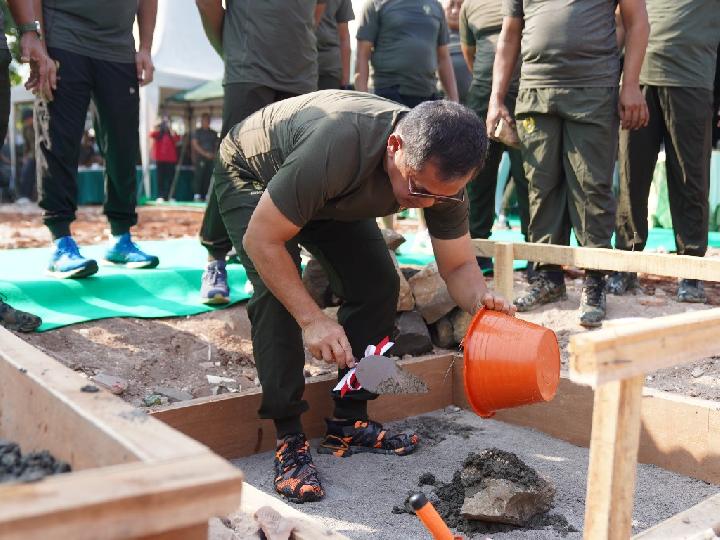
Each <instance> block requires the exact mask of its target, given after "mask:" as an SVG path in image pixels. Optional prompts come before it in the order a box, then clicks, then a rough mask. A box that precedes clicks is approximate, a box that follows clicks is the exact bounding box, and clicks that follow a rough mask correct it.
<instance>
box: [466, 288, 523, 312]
mask: <svg viewBox="0 0 720 540" xmlns="http://www.w3.org/2000/svg"><path fill="white" fill-rule="evenodd" d="M481 307H485V308H487V309H492V310H493V311H500V312H502V313H505V314H506V315H510V316H514V315H515V312H516V311H517V307H515V305H514V304H513V303H512V302H510V301H509V300H506V299H505V298H503V297H502V296H500V295H499V294H495V293H493V292H487V293H485V295H484V296H483V297H482V298H481V299H480V302H478V306H477V309H476V310H475V311H477V310H478V309H480V308H481Z"/></svg>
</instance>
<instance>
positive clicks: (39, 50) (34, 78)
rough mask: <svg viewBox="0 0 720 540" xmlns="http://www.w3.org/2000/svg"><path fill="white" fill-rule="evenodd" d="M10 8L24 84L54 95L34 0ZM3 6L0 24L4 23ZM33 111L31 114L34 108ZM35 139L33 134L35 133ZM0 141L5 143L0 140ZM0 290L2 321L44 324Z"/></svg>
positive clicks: (3, 107)
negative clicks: (26, 75) (25, 73)
mask: <svg viewBox="0 0 720 540" xmlns="http://www.w3.org/2000/svg"><path fill="white" fill-rule="evenodd" d="M8 6H9V7H10V12H11V13H12V16H13V18H14V19H15V24H16V26H17V30H18V34H19V35H20V60H21V61H22V62H24V63H29V64H30V76H29V78H28V81H27V83H26V84H25V88H27V89H28V90H30V91H32V92H33V93H35V94H40V95H42V96H44V97H45V98H48V99H50V98H52V94H53V91H54V90H55V89H56V88H57V79H56V68H55V64H54V63H53V61H52V60H51V59H50V57H49V56H48V54H47V51H46V50H45V47H44V46H43V44H42V41H41V39H40V37H41V29H40V23H39V22H38V21H37V18H36V14H35V9H34V6H33V2H32V0H8ZM4 23H5V21H4V20H3V12H2V10H0V28H4V27H5V24H4ZM11 61H12V56H11V55H10V50H9V49H8V45H7V39H6V38H5V34H2V35H0V141H5V140H6V137H5V136H6V134H7V128H8V119H9V117H10V62H11ZM30 112H31V115H32V111H30ZM33 140H34V137H33ZM0 144H3V143H2V142H0ZM5 300H6V298H5V296H4V295H3V294H2V293H0V325H2V326H3V327H5V328H7V329H8V330H13V331H15V332H34V331H35V330H37V328H38V327H39V326H40V325H41V324H42V320H41V319H40V317H38V316H36V315H33V314H32V313H28V312H26V311H21V310H19V309H15V308H14V307H12V306H11V305H10V304H8V303H7V302H5Z"/></svg>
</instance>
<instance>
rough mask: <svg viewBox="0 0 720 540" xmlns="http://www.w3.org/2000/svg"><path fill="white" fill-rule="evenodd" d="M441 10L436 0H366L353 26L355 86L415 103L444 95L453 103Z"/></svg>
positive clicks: (452, 78)
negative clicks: (370, 83) (370, 87)
mask: <svg viewBox="0 0 720 540" xmlns="http://www.w3.org/2000/svg"><path fill="white" fill-rule="evenodd" d="M449 39H450V38H449V35H448V27H447V22H446V21H445V12H444V11H443V8H442V6H441V5H440V3H439V2H438V1H437V0H366V2H365V6H364V8H363V12H362V16H361V18H360V23H359V26H358V30H357V61H356V67H355V89H356V90H359V91H361V92H367V91H368V80H369V77H370V64H372V68H373V86H374V90H375V94H377V95H378V96H381V97H384V98H387V99H391V100H393V101H395V102H397V103H402V104H403V105H405V106H407V107H411V108H412V107H415V106H416V105H418V104H420V103H422V102H423V101H429V100H433V99H437V98H438V95H437V93H436V85H437V79H438V75H439V76H440V82H441V83H442V87H443V91H444V92H445V96H446V98H447V99H449V100H450V101H455V102H458V101H459V98H458V91H457V83H456V82H455V73H454V71H453V67H452V60H450V52H449V50H448V42H449Z"/></svg>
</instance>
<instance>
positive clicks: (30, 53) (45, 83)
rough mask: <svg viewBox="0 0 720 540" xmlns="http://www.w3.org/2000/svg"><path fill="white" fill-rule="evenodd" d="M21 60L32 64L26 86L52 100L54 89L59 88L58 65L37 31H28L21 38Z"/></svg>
mask: <svg viewBox="0 0 720 540" xmlns="http://www.w3.org/2000/svg"><path fill="white" fill-rule="evenodd" d="M20 61H21V62H24V63H25V62H26V63H29V64H30V77H29V78H28V81H27V82H26V83H25V88H27V89H28V90H30V91H31V92H33V93H35V94H40V96H41V97H43V98H44V99H47V100H52V97H53V91H54V90H55V89H57V66H56V64H55V61H54V60H53V59H52V58H50V56H48V53H47V51H46V50H45V46H44V45H43V43H42V41H41V40H40V38H39V37H38V35H37V34H36V33H35V32H26V33H25V34H23V35H22V37H21V38H20Z"/></svg>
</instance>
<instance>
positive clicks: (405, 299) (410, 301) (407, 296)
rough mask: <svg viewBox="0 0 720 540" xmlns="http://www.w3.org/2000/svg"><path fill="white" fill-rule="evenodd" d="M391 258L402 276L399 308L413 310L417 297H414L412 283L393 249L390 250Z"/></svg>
mask: <svg viewBox="0 0 720 540" xmlns="http://www.w3.org/2000/svg"><path fill="white" fill-rule="evenodd" d="M390 258H391V259H392V261H393V264H394V265H395V271H396V272H397V274H398V277H399V278H400V292H399V294H398V303H397V310H398V311H412V309H413V308H414V307H415V298H414V297H413V293H412V289H410V284H409V283H408V281H407V279H405V276H404V275H403V273H402V271H401V270H400V265H399V264H398V260H397V257H396V256H395V254H394V253H393V252H392V251H391V252H390Z"/></svg>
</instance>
